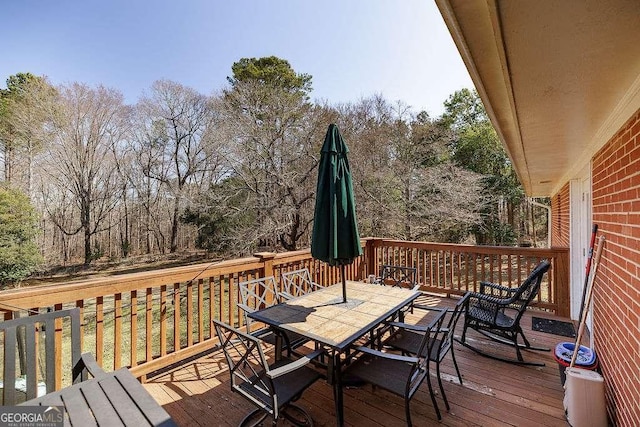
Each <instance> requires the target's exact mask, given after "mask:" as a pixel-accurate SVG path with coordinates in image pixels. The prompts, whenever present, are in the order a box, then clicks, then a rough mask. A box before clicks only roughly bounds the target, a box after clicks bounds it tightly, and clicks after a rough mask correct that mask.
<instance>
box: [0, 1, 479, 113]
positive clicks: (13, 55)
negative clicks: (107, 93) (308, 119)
mask: <svg viewBox="0 0 640 427" xmlns="http://www.w3.org/2000/svg"><path fill="white" fill-rule="evenodd" d="M0 39H1V40H2V57H1V59H0V87H5V84H4V82H5V81H6V79H7V77H8V76H9V75H12V74H15V73H17V72H31V73H34V74H37V75H43V74H44V75H46V76H48V77H49V79H50V80H51V82H52V83H53V84H56V85H57V84H63V83H70V82H73V81H78V82H83V83H87V84H89V85H97V84H103V85H105V86H108V87H112V88H115V89H118V90H120V91H121V92H122V93H123V94H124V96H125V100H126V101H127V102H128V103H135V102H136V101H137V99H138V98H139V96H140V95H141V94H142V93H143V91H144V90H148V88H149V87H150V86H151V84H152V83H153V82H154V81H155V80H158V79H170V80H174V81H177V82H180V83H182V84H185V85H187V86H191V87H193V88H195V89H197V90H198V91H200V92H202V93H205V94H211V93H215V92H217V91H220V89H222V88H223V87H225V85H226V77H227V76H229V75H230V74H231V65H232V64H233V63H234V62H235V61H237V60H238V59H240V58H243V57H261V56H269V55H275V56H278V57H280V58H283V59H286V60H288V61H289V62H290V63H291V65H292V67H293V68H294V69H295V70H296V71H297V72H303V73H307V74H311V75H312V77H313V81H312V82H313V89H314V90H313V92H312V94H311V97H312V98H313V99H326V100H328V101H329V102H330V103H338V102H348V101H357V100H358V99H360V98H361V97H366V96H371V95H373V94H376V93H380V94H382V95H383V96H385V98H387V99H388V100H390V101H396V100H402V101H404V102H405V103H407V104H409V105H411V106H412V107H413V108H414V110H416V111H420V110H426V111H427V112H429V114H431V115H432V116H436V115H439V114H441V113H442V103H443V102H444V101H445V100H446V99H447V97H448V96H449V95H450V94H451V93H453V92H454V91H456V90H459V89H461V88H463V87H470V88H471V87H473V84H472V82H471V79H470V78H469V75H468V73H467V71H466V69H465V67H464V65H463V63H462V60H461V59H460V56H459V54H458V51H457V50H456V48H455V45H454V43H453V41H452V40H451V36H450V35H449V32H448V30H447V28H446V26H445V24H444V22H443V20H442V17H441V16H440V14H439V12H438V9H437V7H436V5H435V4H434V3H433V2H432V1H430V0H401V1H393V0H370V1H359V0H342V1H339V0H323V1H305V0H297V1H296V0H228V1H215V0H181V1H175V0H172V1H165V0H153V1H151V0H145V1H142V0H127V1H123V0H102V1H94V0H82V1H80V0H74V1H72V0H55V1H51V0H38V1H36V0H20V1H8V2H4V4H3V6H2V10H1V13H0Z"/></svg>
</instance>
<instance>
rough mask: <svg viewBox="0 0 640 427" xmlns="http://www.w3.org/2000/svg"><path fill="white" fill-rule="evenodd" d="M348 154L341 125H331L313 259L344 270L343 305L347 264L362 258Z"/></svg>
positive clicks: (320, 183)
mask: <svg viewBox="0 0 640 427" xmlns="http://www.w3.org/2000/svg"><path fill="white" fill-rule="evenodd" d="M348 152H349V149H348V148H347V144H345V142H344V140H343V139H342V136H341V135H340V131H339V130H338V126H336V125H334V124H330V125H329V129H327V135H326V136H325V138H324V144H323V145H322V150H321V153H320V154H321V155H320V165H319V167H318V185H317V189H316V207H315V212H314V219H313V234H312V236H311V256H313V257H314V258H315V259H318V260H320V261H324V262H326V263H328V264H329V265H331V266H338V265H339V266H340V268H341V270H340V273H341V276H342V300H343V302H347V289H346V284H345V272H344V270H345V265H347V264H351V263H352V262H353V260H354V259H355V258H357V257H359V256H360V255H362V247H361V246H360V235H359V234H358V224H357V220H356V206H355V200H354V196H353V184H352V183H351V171H350V169H349V160H348V159H347V153H348Z"/></svg>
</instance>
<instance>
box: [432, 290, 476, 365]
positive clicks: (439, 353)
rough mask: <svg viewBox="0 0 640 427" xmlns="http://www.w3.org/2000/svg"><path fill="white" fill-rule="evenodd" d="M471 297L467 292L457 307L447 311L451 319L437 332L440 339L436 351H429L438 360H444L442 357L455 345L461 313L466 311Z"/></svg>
mask: <svg viewBox="0 0 640 427" xmlns="http://www.w3.org/2000/svg"><path fill="white" fill-rule="evenodd" d="M469 297H470V295H469V294H465V295H464V296H463V297H462V298H460V299H459V300H458V302H457V303H456V305H455V307H454V308H453V311H448V312H446V313H447V314H449V315H450V316H449V321H448V322H446V326H445V327H444V328H441V329H440V331H438V333H437V334H438V335H437V339H438V341H436V343H435V344H436V345H438V348H436V349H435V353H429V354H431V355H435V356H436V357H437V358H438V360H442V358H444V356H446V354H447V353H448V352H449V349H450V348H451V346H452V345H453V337H454V334H455V330H456V325H457V324H458V319H460V315H461V314H462V312H463V311H464V306H465V304H466V303H467V300H468V299H469ZM432 357H433V356H432Z"/></svg>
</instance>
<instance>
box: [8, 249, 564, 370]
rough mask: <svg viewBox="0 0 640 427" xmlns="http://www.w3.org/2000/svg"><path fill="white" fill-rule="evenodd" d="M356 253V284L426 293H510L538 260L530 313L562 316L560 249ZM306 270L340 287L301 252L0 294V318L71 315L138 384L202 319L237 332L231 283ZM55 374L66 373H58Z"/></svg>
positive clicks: (109, 365) (165, 362)
mask: <svg viewBox="0 0 640 427" xmlns="http://www.w3.org/2000/svg"><path fill="white" fill-rule="evenodd" d="M362 243H363V250H364V255H363V256H361V257H359V258H358V259H356V260H355V261H354V263H353V264H351V265H349V266H348V267H347V268H346V278H347V279H350V280H362V279H364V278H365V277H367V275H368V274H375V272H377V271H378V270H379V266H380V265H381V264H397V265H411V266H415V267H417V268H418V275H419V278H420V280H419V281H420V283H421V284H422V287H423V289H424V290H426V291H436V292H441V293H446V294H460V293H463V292H465V291H466V290H472V289H476V286H477V283H478V281H479V280H491V281H495V282H499V283H502V284H508V285H513V286H516V285H517V284H519V282H520V281H522V279H523V277H525V276H526V274H528V271H530V270H531V268H532V267H533V265H534V264H535V263H536V262H537V260H539V259H542V258H550V259H551V260H552V270H551V273H550V274H549V275H548V276H549V279H548V281H547V282H545V287H544V290H543V292H541V296H540V297H539V298H538V300H537V302H536V303H537V305H538V306H539V307H541V308H544V309H548V310H552V311H555V312H556V313H558V314H559V315H565V316H566V315H568V314H567V313H568V264H567V262H568V261H567V259H568V250H567V249H548V250H547V249H528V248H526V249H525V248H490V247H478V246H461V245H443V244H433V243H421V242H403V241H392V240H383V239H363V240H362ZM305 267H306V268H308V269H309V270H310V272H311V273H312V278H313V280H314V281H316V282H317V283H320V284H323V285H329V284H333V283H336V282H338V281H339V280H340V274H339V269H338V268H332V267H329V266H327V264H325V263H322V262H319V261H317V260H314V259H312V258H311V254H310V251H309V250H303V251H297V252H286V253H280V254H275V253H258V254H255V256H253V257H248V258H243V259H235V260H228V261H221V262H214V263H209V264H198V265H190V266H185V267H175V268H167V269H160V270H154V271H148V272H141V273H132V274H122V275H118V276H111V277H106V278H99V279H91V280H84V281H76V282H69V283H63V284H52V285H44V286H37V287H30V288H22V289H13V290H7V291H3V292H0V310H2V311H3V314H4V318H5V319H9V318H11V317H13V316H15V315H16V313H20V311H22V312H23V313H22V314H21V315H26V313H31V314H33V313H36V312H43V311H46V310H47V309H54V310H60V309H63V308H71V307H79V308H80V310H81V319H82V334H81V335H82V337H83V345H82V348H83V351H90V352H92V353H94V355H95V357H96V360H97V361H98V363H99V364H100V365H101V366H102V367H103V368H104V369H106V370H109V369H118V368H120V367H122V366H128V367H129V368H130V370H131V372H132V373H133V374H134V375H136V376H137V377H140V378H141V379H142V380H144V379H145V378H146V376H147V375H148V374H150V373H152V372H154V371H157V370H159V369H162V368H166V367H168V366H170V365H172V364H174V363H178V362H180V361H182V360H184V359H186V358H189V357H191V356H195V355H197V354H199V353H201V352H204V351H207V350H209V349H211V348H213V347H214V346H215V345H216V343H217V340H216V339H215V337H214V335H215V334H214V333H213V331H212V328H211V319H213V318H215V319H220V320H222V321H225V322H227V323H230V324H234V325H236V326H243V325H244V318H243V316H241V313H240V311H239V309H238V307H237V302H238V300H239V294H238V286H237V285H238V283H239V282H241V281H243V280H249V279H252V278H256V277H263V276H270V275H273V276H275V277H276V279H277V281H278V283H279V278H280V274H281V273H282V272H283V271H291V270H295V269H299V268H305ZM56 368H57V369H59V370H60V371H62V372H70V367H65V366H57V367H56Z"/></svg>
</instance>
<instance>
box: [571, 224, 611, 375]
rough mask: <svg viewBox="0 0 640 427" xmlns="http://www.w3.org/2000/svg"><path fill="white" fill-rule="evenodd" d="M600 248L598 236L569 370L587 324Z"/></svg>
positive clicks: (600, 243)
mask: <svg viewBox="0 0 640 427" xmlns="http://www.w3.org/2000/svg"><path fill="white" fill-rule="evenodd" d="M602 246H604V236H600V239H599V240H598V250H597V252H596V256H595V259H594V263H593V275H592V276H591V280H590V281H589V282H590V286H589V290H588V292H587V299H586V302H585V304H584V306H583V307H582V310H581V311H582V312H583V315H582V317H581V318H580V326H579V327H578V336H577V337H576V344H575V347H574V348H573V355H572V356H571V363H570V364H569V367H570V368H573V365H574V364H575V363H576V358H577V357H578V351H579V350H580V341H581V340H582V334H583V333H584V328H585V325H586V323H587V314H588V313H589V305H590V304H591V297H592V296H593V283H594V281H595V278H596V272H597V271H598V266H599V265H600V255H602Z"/></svg>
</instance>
